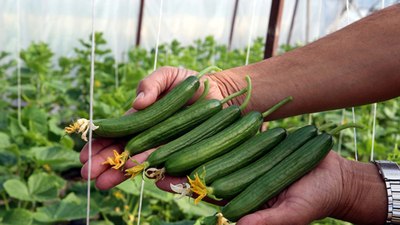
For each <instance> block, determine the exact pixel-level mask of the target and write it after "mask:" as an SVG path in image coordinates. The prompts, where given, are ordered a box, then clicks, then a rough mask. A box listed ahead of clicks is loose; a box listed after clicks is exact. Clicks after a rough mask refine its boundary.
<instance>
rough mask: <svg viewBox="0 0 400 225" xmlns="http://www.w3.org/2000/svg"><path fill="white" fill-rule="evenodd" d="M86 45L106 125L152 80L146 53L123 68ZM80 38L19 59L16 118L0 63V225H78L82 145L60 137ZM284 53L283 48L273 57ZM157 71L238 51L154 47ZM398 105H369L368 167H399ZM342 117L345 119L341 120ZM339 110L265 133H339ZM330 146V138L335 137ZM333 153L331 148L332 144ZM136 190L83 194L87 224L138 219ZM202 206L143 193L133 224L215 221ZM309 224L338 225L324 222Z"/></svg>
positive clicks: (79, 79)
mask: <svg viewBox="0 0 400 225" xmlns="http://www.w3.org/2000/svg"><path fill="white" fill-rule="evenodd" d="M95 37H96V58H95V68H96V81H95V93H94V99H95V104H94V115H95V117H96V118H103V117H114V116H118V115H121V114H122V113H123V112H124V111H126V110H127V109H129V107H130V106H131V102H132V100H133V98H134V97H135V87H136V85H137V84H138V82H139V81H140V80H141V79H142V78H143V77H144V76H146V75H147V74H149V73H150V72H151V71H152V68H153V61H154V52H155V51H154V50H151V51H147V50H145V49H142V48H132V49H130V50H129V51H128V52H127V55H128V60H127V62H118V63H116V62H115V59H114V57H113V54H112V53H111V50H110V49H108V48H107V42H106V40H105V39H104V38H103V36H102V34H101V33H97V34H96V35H95ZM263 43H264V42H263V40H262V39H261V38H259V39H256V40H255V41H254V43H253V45H252V46H251V54H250V63H251V62H257V61H260V60H262V57H263ZM90 47H91V45H90V38H89V39H88V40H80V45H79V46H77V47H76V48H75V55H74V56H72V57H60V58H57V59H56V58H54V57H53V52H52V50H51V49H50V48H49V47H48V45H47V44H46V43H43V42H37V43H32V44H31V45H30V46H29V47H28V48H26V49H23V50H22V51H21V54H20V59H21V65H22V67H21V71H20V73H21V80H20V83H21V87H22V111H21V113H20V115H19V114H18V108H17V96H18V79H17V73H18V70H17V67H16V65H17V62H16V60H15V59H13V58H11V57H10V55H9V53H6V52H1V53H0V82H1V84H2V85H1V86H0V93H1V98H0V162H1V163H0V196H1V200H0V221H1V222H0V223H2V224H26V225H29V224H84V218H85V216H86V182H85V181H83V180H82V179H81V177H80V166H81V165H80V162H79V151H80V149H81V147H82V146H83V144H84V143H83V142H82V141H81V140H80V139H79V138H78V137H76V136H72V137H70V136H66V135H64V132H63V127H64V126H66V125H67V124H69V123H70V122H71V121H72V120H74V119H77V118H80V117H86V118H87V117H88V106H89V95H88V90H89V74H90ZM292 48H293V46H283V47H282V49H281V50H282V52H284V51H287V50H291V49H292ZM159 53H160V54H159V59H158V65H157V67H160V66H163V65H169V66H180V67H185V68H189V69H193V70H201V69H203V68H205V67H207V66H209V65H213V64H215V65H218V66H219V67H222V68H224V69H226V68H231V67H235V66H239V65H243V64H244V63H245V59H246V51H245V50H244V49H236V50H233V51H228V50H227V46H224V45H218V44H216V42H215V40H214V39H213V37H207V38H205V39H204V40H196V41H195V42H194V43H193V44H192V45H190V46H182V45H181V44H180V43H179V42H178V41H173V42H171V43H168V44H164V45H161V46H160V48H159ZM399 109H400V101H399V99H394V100H390V101H386V102H383V103H379V105H378V111H377V126H376V142H375V158H376V159H391V160H396V161H399V160H400V159H399V155H400V154H399V150H398V143H399V137H398V136H399V135H398V134H399V121H400V115H399V112H400V110H399ZM371 112H372V107H371V106H369V105H368V106H362V107H357V108H356V117H357V118H356V119H357V121H358V122H360V123H362V124H364V125H365V126H366V129H364V130H359V131H358V132H357V145H358V149H359V156H360V160H362V161H369V154H370V151H371V143H372V140H371V134H372V113H371ZM350 113H351V110H349V109H348V110H346V115H345V118H346V120H349V119H350V118H351V115H350ZM341 118H342V110H336V111H330V112H321V113H316V114H313V115H301V116H296V117H291V118H287V119H283V120H279V121H273V122H271V123H270V126H271V127H275V126H283V127H285V128H294V127H299V126H303V125H305V124H308V123H314V124H316V125H320V124H323V123H327V122H334V123H337V124H339V123H340V122H341ZM336 138H337V137H336ZM336 143H338V142H337V140H336ZM342 143H343V144H342V146H337V145H336V146H335V149H341V154H342V155H343V156H344V157H348V158H353V155H354V153H353V151H354V144H353V132H352V130H350V129H349V130H345V131H344V132H343V142H342ZM138 187H139V184H138V181H137V180H136V181H127V182H124V183H123V184H121V185H119V186H118V187H116V188H113V189H111V190H108V191H99V190H96V189H95V188H94V187H92V201H91V202H92V205H91V210H92V211H91V216H92V218H93V224H107V225H108V224H134V223H135V222H136V215H137V209H138V201H137V200H138V192H139V191H138V189H139V188H138ZM215 210H216V207H215V206H212V205H208V204H205V203H203V204H200V205H198V206H194V204H192V200H190V199H181V200H177V199H175V198H174V196H173V195H171V194H169V193H165V192H162V191H159V190H158V189H157V188H155V187H154V185H153V184H152V183H151V182H147V183H146V187H145V198H144V208H143V212H142V222H143V224H155V225H162V224H180V225H186V224H193V221H195V220H196V219H197V218H199V217H201V216H208V215H210V214H212V213H213V212H215ZM315 224H345V223H343V222H340V221H336V220H332V219H325V220H322V221H317V222H315Z"/></svg>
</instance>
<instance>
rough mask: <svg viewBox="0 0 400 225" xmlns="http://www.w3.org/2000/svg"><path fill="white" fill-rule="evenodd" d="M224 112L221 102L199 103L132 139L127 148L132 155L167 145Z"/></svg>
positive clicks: (208, 101) (212, 100)
mask: <svg viewBox="0 0 400 225" xmlns="http://www.w3.org/2000/svg"><path fill="white" fill-rule="evenodd" d="M221 110H222V104H221V102H220V101H219V100H216V99H211V100H205V101H202V102H199V103H197V104H195V105H193V106H191V107H189V108H187V109H185V110H183V111H181V112H179V113H177V114H174V115H173V116H171V117H169V118H168V119H166V120H164V121H162V122H160V123H159V124H157V125H155V126H153V127H151V128H149V129H147V130H145V131H144V132H142V133H140V134H139V135H137V136H135V137H134V138H132V139H131V140H130V141H129V142H128V143H127V144H126V146H125V150H127V151H129V152H130V153H131V154H138V153H141V152H143V151H145V150H147V149H150V148H153V147H157V146H159V145H161V144H165V143H166V142H168V141H170V140H171V139H174V138H177V137H178V136H179V135H181V134H182V133H185V132H187V131H188V130H190V129H192V128H193V127H195V126H196V125H198V124H199V123H201V122H204V121H205V120H206V119H208V118H209V117H211V116H213V115H215V114H216V113H218V112H219V111H221Z"/></svg>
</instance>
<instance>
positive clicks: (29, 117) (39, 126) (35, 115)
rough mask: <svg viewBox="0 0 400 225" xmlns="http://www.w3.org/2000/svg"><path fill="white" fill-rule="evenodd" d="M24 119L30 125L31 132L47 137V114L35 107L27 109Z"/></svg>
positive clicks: (25, 109)
mask: <svg viewBox="0 0 400 225" xmlns="http://www.w3.org/2000/svg"><path fill="white" fill-rule="evenodd" d="M23 119H24V121H25V123H26V122H27V123H28V124H29V130H30V131H32V132H36V133H40V134H42V135H43V136H47V130H48V128H47V114H46V113H45V112H44V111H43V110H41V109H39V108H37V107H34V106H31V107H25V108H24V110H23Z"/></svg>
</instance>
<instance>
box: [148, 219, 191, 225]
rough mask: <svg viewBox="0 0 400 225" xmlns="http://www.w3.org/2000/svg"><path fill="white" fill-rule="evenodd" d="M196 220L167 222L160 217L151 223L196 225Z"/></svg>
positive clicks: (160, 224) (159, 224) (156, 224)
mask: <svg viewBox="0 0 400 225" xmlns="http://www.w3.org/2000/svg"><path fill="white" fill-rule="evenodd" d="M195 222H196V221H192V220H182V221H177V222H166V221H163V220H160V219H159V218H155V219H153V220H152V221H151V225H194V223H195Z"/></svg>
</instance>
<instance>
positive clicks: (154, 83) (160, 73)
mask: <svg viewBox="0 0 400 225" xmlns="http://www.w3.org/2000/svg"><path fill="white" fill-rule="evenodd" d="M194 73H195V72H194V71H191V70H186V69H179V68H175V67H168V66H166V67H161V68H160V69H158V70H156V71H154V72H153V73H151V74H150V75H149V76H148V77H146V78H145V79H143V80H141V81H140V83H139V85H138V87H137V96H136V99H135V100H134V102H133V108H134V109H136V110H141V109H144V108H146V107H148V106H149V105H151V104H153V103H154V102H155V101H156V100H157V99H158V98H160V96H161V95H162V94H163V93H164V92H167V91H169V90H171V89H172V88H174V87H175V86H176V85H177V84H178V83H179V82H181V81H182V80H184V79H185V78H186V77H187V76H189V75H190V74H194Z"/></svg>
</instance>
